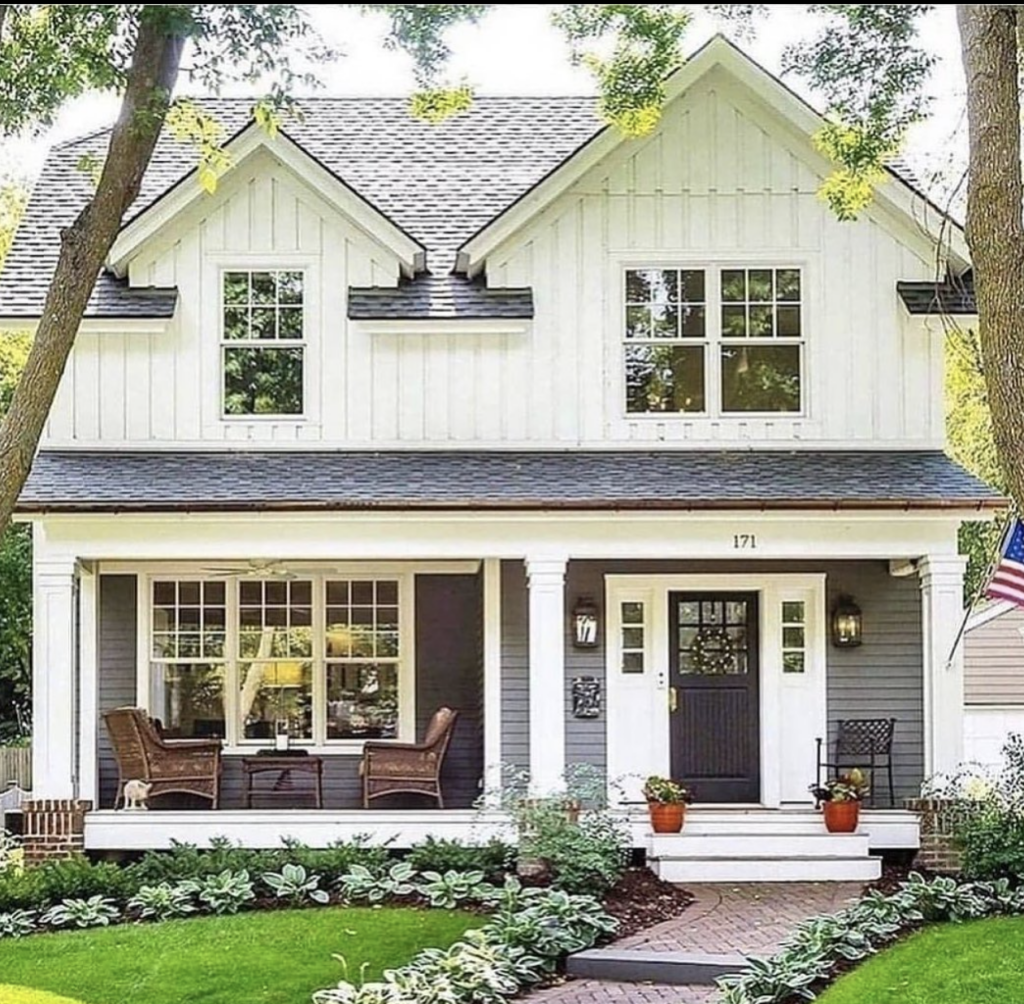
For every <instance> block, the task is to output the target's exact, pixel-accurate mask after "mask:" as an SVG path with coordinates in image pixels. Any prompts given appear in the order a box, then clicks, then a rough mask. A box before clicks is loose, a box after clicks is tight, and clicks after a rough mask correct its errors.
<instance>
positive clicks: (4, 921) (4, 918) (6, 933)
mask: <svg viewBox="0 0 1024 1004" xmlns="http://www.w3.org/2000/svg"><path fill="white" fill-rule="evenodd" d="M35 929H36V914H35V912H34V911H32V910H12V911H11V912H10V913H0V938H24V937H27V936H28V935H30V934H32V933H33V932H34V931H35Z"/></svg>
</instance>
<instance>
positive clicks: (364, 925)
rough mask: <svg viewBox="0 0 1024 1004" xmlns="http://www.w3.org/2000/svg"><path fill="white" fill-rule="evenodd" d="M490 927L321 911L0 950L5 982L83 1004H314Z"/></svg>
mask: <svg viewBox="0 0 1024 1004" xmlns="http://www.w3.org/2000/svg"><path fill="white" fill-rule="evenodd" d="M484 922H485V918H482V917H477V916H471V915H469V914H465V913H458V912H448V911H444V910H409V909H377V910H374V909H355V908H353V909H341V908H339V909H315V910H291V911H271V912H264V913H246V914H240V915H239V916H236V917H204V918H201V919H191V920H178V921H170V922H168V923H165V924H145V925H123V926H119V927H110V928H105V929H99V930H92V931H79V932H73V933H67V934H63V933H62V934H43V935H37V936H33V937H31V938H25V939H24V940H22V941H4V942H0V982H3V983H5V984H11V985H14V986H26V987H35V988H38V989H40V990H48V991H50V992H51V993H55V994H61V995H63V996H65V997H72V998H76V999H78V1000H80V1001H82V1002H83V1004H135V1002H139V1004H309V998H310V994H311V993H312V992H313V991H314V990H320V989H323V988H324V987H327V986H331V985H333V984H334V983H337V981H338V980H339V979H342V978H343V976H344V973H343V970H342V966H341V965H340V964H339V963H338V961H337V960H336V959H335V958H333V956H335V955H342V956H344V957H345V959H346V960H347V962H348V966H349V973H350V978H355V977H357V976H358V974H359V971H360V967H361V966H363V965H364V964H365V966H366V975H367V978H368V979H375V978H377V977H379V976H380V974H381V972H382V971H383V970H385V969H392V968H395V967H396V966H400V965H403V964H404V963H406V962H408V961H409V960H410V959H411V958H412V957H413V956H414V955H415V954H416V953H417V952H418V951H420V950H421V949H423V948H431V947H436V948H446V947H447V946H448V945H450V944H451V943H452V942H454V941H457V940H458V939H459V938H460V937H461V936H462V934H463V933H464V932H465V931H466V930H468V929H469V928H471V927H477V926H480V925H481V924H483V923H484Z"/></svg>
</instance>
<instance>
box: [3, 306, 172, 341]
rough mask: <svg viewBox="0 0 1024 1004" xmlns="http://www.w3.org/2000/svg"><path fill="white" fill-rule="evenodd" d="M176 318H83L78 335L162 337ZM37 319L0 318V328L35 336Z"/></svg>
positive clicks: (37, 325) (38, 319) (37, 326)
mask: <svg viewBox="0 0 1024 1004" xmlns="http://www.w3.org/2000/svg"><path fill="white" fill-rule="evenodd" d="M176 316H177V308H175V314H174V316H171V317H83V318H82V320H81V321H80V322H79V324H78V333H79V334H80V335H109V334H116V335H164V334H166V333H167V332H168V331H169V330H170V328H171V325H172V324H174V321H175V317H176ZM41 320H42V318H39V317H0V328H3V329H4V330H5V331H24V332H28V333H30V334H35V333H36V330H37V329H38V328H39V322H40V321H41Z"/></svg>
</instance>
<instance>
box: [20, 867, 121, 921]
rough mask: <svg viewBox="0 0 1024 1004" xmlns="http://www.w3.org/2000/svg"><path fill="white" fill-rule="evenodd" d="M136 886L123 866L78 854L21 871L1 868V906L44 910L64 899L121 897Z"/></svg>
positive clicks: (118, 898)
mask: <svg viewBox="0 0 1024 1004" xmlns="http://www.w3.org/2000/svg"><path fill="white" fill-rule="evenodd" d="M135 891H136V889H135V888H134V887H133V883H132V882H131V881H130V878H129V876H128V875H126V872H125V869H122V868H119V867H118V866H117V865H113V864H109V863H104V864H95V865H94V864H92V862H90V861H89V859H88V858H86V857H84V856H81V855H80V856H77V857H71V858H66V859H64V860H60V861H46V862H43V863H42V864H39V865H37V866H35V867H34V868H27V869H25V870H24V871H22V872H17V871H14V870H10V871H5V872H0V910H4V911H9V910H45V909H47V908H48V907H50V906H52V905H53V904H54V903H59V902H61V901H62V900H65V899H89V898H91V897H93V896H109V897H111V898H113V899H116V900H119V901H123V900H126V899H128V898H129V897H130V896H132V895H133V894H134V893H135Z"/></svg>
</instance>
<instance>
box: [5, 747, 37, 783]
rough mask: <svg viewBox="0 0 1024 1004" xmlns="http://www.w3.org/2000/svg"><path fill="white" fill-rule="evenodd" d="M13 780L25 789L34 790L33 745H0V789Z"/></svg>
mask: <svg viewBox="0 0 1024 1004" xmlns="http://www.w3.org/2000/svg"><path fill="white" fill-rule="evenodd" d="M11 781H17V782H18V787H19V788H23V789H24V790H25V791H31V790H32V747H31V746H0V791H2V790H4V789H6V788H7V786H8V785H9V784H10V782H11Z"/></svg>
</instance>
